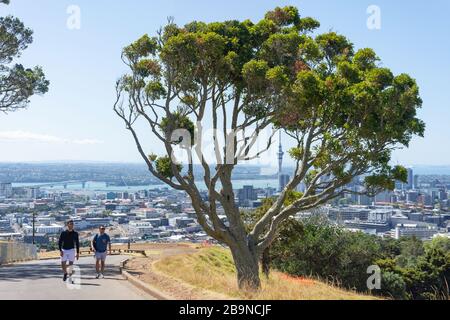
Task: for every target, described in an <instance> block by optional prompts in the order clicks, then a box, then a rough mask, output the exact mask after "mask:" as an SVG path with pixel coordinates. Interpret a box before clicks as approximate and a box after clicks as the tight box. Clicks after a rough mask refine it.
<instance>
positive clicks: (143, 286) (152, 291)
mask: <svg viewBox="0 0 450 320" xmlns="http://www.w3.org/2000/svg"><path fill="white" fill-rule="evenodd" d="M128 260H130V258H128V259H125V260H124V261H122V262H120V273H121V274H122V276H123V277H124V278H125V279H126V280H127V281H128V282H129V283H130V284H132V285H134V286H135V287H136V288H138V289H140V290H142V291H144V292H145V293H147V294H149V295H151V296H153V297H155V298H157V299H158V300H175V298H173V297H171V296H169V295H167V294H165V293H163V292H162V291H161V290H159V289H157V288H155V287H153V286H151V285H149V284H147V283H145V282H143V281H141V280H139V279H138V278H137V277H135V276H133V275H131V274H130V273H129V272H127V271H126V270H124V266H125V263H127V261H128Z"/></svg>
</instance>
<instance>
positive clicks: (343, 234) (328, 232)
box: [271, 216, 382, 292]
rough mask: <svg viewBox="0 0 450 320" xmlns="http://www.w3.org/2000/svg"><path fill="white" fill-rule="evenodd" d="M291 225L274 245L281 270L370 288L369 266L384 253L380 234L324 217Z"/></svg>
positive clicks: (274, 258)
mask: <svg viewBox="0 0 450 320" xmlns="http://www.w3.org/2000/svg"><path fill="white" fill-rule="evenodd" d="M290 225H291V226H290V227H289V228H286V227H283V229H282V230H281V231H280V236H279V237H278V238H277V240H276V241H275V242H274V244H273V246H272V250H271V253H272V261H273V264H274V266H275V267H276V268H277V269H278V270H281V271H283V272H287V273H289V274H292V275H295V276H306V277H308V276H311V275H312V276H318V277H320V278H321V279H324V280H328V281H333V282H334V281H336V282H338V283H340V285H341V286H342V287H345V288H350V289H356V290H358V291H361V292H365V291H367V277H368V275H367V268H368V267H369V266H371V265H373V264H374V261H376V260H377V259H379V258H380V256H381V255H382V251H381V245H380V241H379V239H378V238H377V237H375V236H372V235H367V234H364V233H362V232H350V231H348V230H345V229H343V228H342V227H340V226H337V225H333V224H331V223H329V221H328V219H327V218H326V217H321V216H313V217H311V218H306V219H302V221H295V220H294V221H292V222H291V223H290ZM301 226H302V229H300V228H301Z"/></svg>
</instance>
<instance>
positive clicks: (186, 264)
mask: <svg viewBox="0 0 450 320" xmlns="http://www.w3.org/2000/svg"><path fill="white" fill-rule="evenodd" d="M154 266H155V268H156V269H157V270H159V271H161V272H163V273H165V274H167V275H170V276H172V277H174V278H177V279H180V280H182V281H185V282H187V283H189V284H191V285H194V286H197V287H200V288H203V289H207V290H211V291H215V292H219V293H223V294H226V295H228V296H231V297H236V298H239V299H261V300H367V299H376V298H375V297H372V296H366V295H361V294H357V293H354V292H351V291H346V290H343V289H340V288H337V287H335V286H332V285H329V284H325V283H323V282H320V281H317V280H314V279H306V278H294V277H290V276H288V275H286V274H283V273H281V272H276V271H274V272H272V274H271V276H270V279H265V277H263V276H262V277H261V279H262V290H261V291H260V292H258V293H252V292H241V291H239V290H238V288H237V283H236V272H235V268H234V264H233V260H232V258H231V254H230V252H229V251H228V250H226V249H223V248H219V247H211V248H204V249H201V250H200V251H199V252H197V253H195V254H183V255H176V256H171V257H166V258H163V259H161V260H159V261H157V262H156V263H155V265H154Z"/></svg>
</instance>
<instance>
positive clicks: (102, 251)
mask: <svg viewBox="0 0 450 320" xmlns="http://www.w3.org/2000/svg"><path fill="white" fill-rule="evenodd" d="M105 229H106V228H105V226H100V228H99V231H100V232H99V233H98V234H96V235H95V236H94V238H93V239H92V242H91V248H92V250H93V251H94V253H95V270H96V271H97V276H96V278H97V279H99V278H104V277H105V276H104V275H103V273H104V271H105V260H106V256H107V252H106V251H107V249H108V247H109V254H111V239H110V238H109V236H108V235H107V234H106V233H105Z"/></svg>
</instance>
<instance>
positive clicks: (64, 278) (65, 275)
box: [63, 273, 67, 282]
mask: <svg viewBox="0 0 450 320" xmlns="http://www.w3.org/2000/svg"><path fill="white" fill-rule="evenodd" d="M66 280H67V273H64V277H63V281H64V282H66Z"/></svg>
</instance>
